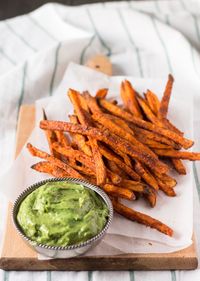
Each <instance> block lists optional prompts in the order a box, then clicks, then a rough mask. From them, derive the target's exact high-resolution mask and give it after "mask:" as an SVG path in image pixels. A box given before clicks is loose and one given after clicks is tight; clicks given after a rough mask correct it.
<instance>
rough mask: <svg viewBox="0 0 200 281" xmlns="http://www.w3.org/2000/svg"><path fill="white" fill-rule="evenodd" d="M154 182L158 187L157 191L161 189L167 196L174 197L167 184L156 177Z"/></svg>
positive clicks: (173, 192)
mask: <svg viewBox="0 0 200 281" xmlns="http://www.w3.org/2000/svg"><path fill="white" fill-rule="evenodd" d="M156 180H157V182H158V185H159V189H161V190H162V191H163V192H164V193H165V194H166V195H167V196H170V197H174V196H176V193H175V191H174V189H173V188H172V187H170V186H169V185H168V184H167V183H165V182H163V181H162V180H161V179H159V178H158V177H156Z"/></svg>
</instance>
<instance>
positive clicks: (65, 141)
mask: <svg viewBox="0 0 200 281" xmlns="http://www.w3.org/2000/svg"><path fill="white" fill-rule="evenodd" d="M55 134H56V137H57V140H58V142H59V143H60V144H61V145H62V146H64V147H66V146H68V145H69V141H68V139H67V137H66V136H65V135H64V133H63V132H62V131H55Z"/></svg>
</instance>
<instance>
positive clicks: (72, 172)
mask: <svg viewBox="0 0 200 281" xmlns="http://www.w3.org/2000/svg"><path fill="white" fill-rule="evenodd" d="M27 148H28V150H29V152H30V153H31V154H32V155H33V156H36V157H39V158H42V159H45V160H46V161H49V162H51V163H52V164H54V165H56V166H58V167H59V168H61V169H63V170H64V171H65V172H67V173H68V174H70V176H71V177H75V178H81V179H82V178H83V176H81V174H79V173H78V172H77V171H76V170H74V169H73V168H72V167H70V166H69V165H67V164H66V163H63V162H62V161H61V160H59V159H57V158H56V157H54V156H51V155H49V154H48V153H46V152H44V151H42V150H40V149H38V148H36V147H34V146H33V145H31V144H30V143H28V144H27Z"/></svg>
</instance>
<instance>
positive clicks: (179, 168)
mask: <svg viewBox="0 0 200 281" xmlns="http://www.w3.org/2000/svg"><path fill="white" fill-rule="evenodd" d="M171 160H172V164H173V166H174V168H175V170H176V171H177V173H179V174H180V175H186V168H185V166H184V164H183V162H182V161H181V160H180V159H175V158H173V159H171Z"/></svg>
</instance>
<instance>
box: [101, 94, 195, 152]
mask: <svg viewBox="0 0 200 281" xmlns="http://www.w3.org/2000/svg"><path fill="white" fill-rule="evenodd" d="M99 102H100V105H101V106H102V107H103V108H105V109H106V110H108V111H109V112H111V113H112V114H114V115H116V116H119V117H122V118H123V119H125V120H127V121H129V122H132V123H133V124H135V125H137V126H138V127H141V128H144V129H147V130H149V131H153V132H156V133H158V134H160V135H162V136H165V137H167V138H169V139H171V140H173V141H175V142H176V143H178V144H180V145H181V146H183V147H184V148H185V149H187V148H190V147H191V146H192V145H193V143H194V142H193V141H192V140H189V139H186V138H184V137H182V136H180V135H178V134H176V133H175V132H172V131H170V130H168V129H165V128H161V127H159V126H156V125H155V124H152V123H150V122H147V121H144V120H142V119H140V118H137V117H134V116H132V115H131V114H130V113H128V112H126V111H124V110H123V109H121V108H119V107H118V106H116V105H113V104H111V103H109V102H108V101H107V100H104V99H101V100H100V101H99Z"/></svg>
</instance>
